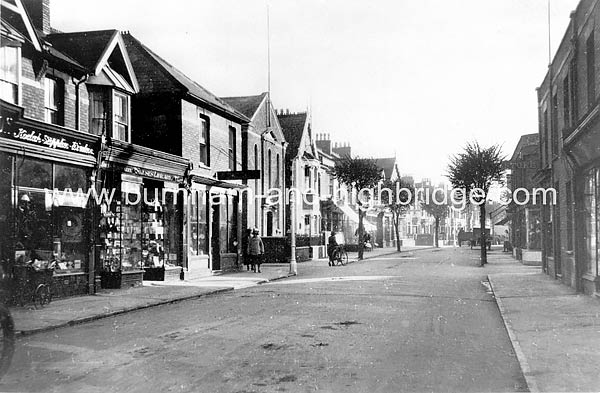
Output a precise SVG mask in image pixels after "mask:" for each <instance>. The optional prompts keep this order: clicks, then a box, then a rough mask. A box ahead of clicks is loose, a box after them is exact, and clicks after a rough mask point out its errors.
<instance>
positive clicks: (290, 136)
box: [277, 112, 308, 160]
mask: <svg viewBox="0 0 600 393" xmlns="http://www.w3.org/2000/svg"><path fill="white" fill-rule="evenodd" d="M277 119H279V125H280V126H281V130H282V131H283V136H284V137H285V140H286V141H287V143H288V148H287V150H286V154H285V155H286V160H287V159H288V158H289V159H290V160H291V159H293V158H294V157H296V156H297V155H298V148H299V147H300V142H301V141H302V133H303V132H304V127H305V125H306V122H307V121H308V116H307V113H306V112H302V113H293V114H289V115H278V116H277Z"/></svg>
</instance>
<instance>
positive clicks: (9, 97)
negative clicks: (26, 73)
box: [0, 46, 19, 104]
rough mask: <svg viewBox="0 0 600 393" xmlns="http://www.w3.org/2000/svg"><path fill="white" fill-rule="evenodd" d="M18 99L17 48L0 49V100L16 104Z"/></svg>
mask: <svg viewBox="0 0 600 393" xmlns="http://www.w3.org/2000/svg"><path fill="white" fill-rule="evenodd" d="M18 97H19V48H17V47H12V46H2V47H1V48H0V98H2V99H3V100H4V101H8V102H12V103H13V104H18V99H19V98H18Z"/></svg>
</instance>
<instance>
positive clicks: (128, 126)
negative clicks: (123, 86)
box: [111, 89, 131, 143]
mask: <svg viewBox="0 0 600 393" xmlns="http://www.w3.org/2000/svg"><path fill="white" fill-rule="evenodd" d="M117 98H124V99H125V100H124V101H125V116H127V118H126V119H125V121H126V123H124V122H122V121H119V120H117V118H118V117H122V116H119V115H118V114H117V101H118V100H117ZM111 107H112V123H113V124H112V139H116V140H119V141H123V142H128V143H129V142H131V97H130V96H129V95H127V94H125V93H122V92H120V91H117V90H114V89H113V92H112V105H111ZM120 109H123V107H121V108H120ZM123 125H124V126H125V127H126V128H125V134H126V135H125V140H123V139H121V138H119V132H118V129H117V127H118V126H123Z"/></svg>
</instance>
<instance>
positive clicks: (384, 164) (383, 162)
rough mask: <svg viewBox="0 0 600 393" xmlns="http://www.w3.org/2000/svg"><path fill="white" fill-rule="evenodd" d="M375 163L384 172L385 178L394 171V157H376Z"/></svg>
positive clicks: (390, 175) (388, 177) (389, 176)
mask: <svg viewBox="0 0 600 393" xmlns="http://www.w3.org/2000/svg"><path fill="white" fill-rule="evenodd" d="M375 163H376V164H377V166H378V167H379V168H381V169H383V172H384V173H385V178H386V179H390V178H391V177H392V174H393V173H394V169H395V168H396V158H395V157H390V158H376V159H375Z"/></svg>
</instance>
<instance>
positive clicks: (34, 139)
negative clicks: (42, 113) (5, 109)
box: [0, 115, 95, 156]
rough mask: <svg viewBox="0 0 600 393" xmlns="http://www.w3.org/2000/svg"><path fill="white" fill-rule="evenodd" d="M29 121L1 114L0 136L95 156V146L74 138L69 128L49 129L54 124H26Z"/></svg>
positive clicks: (89, 142)
mask: <svg viewBox="0 0 600 393" xmlns="http://www.w3.org/2000/svg"><path fill="white" fill-rule="evenodd" d="M27 123H30V121H27V122H25V121H17V120H16V119H14V118H12V117H10V116H6V115H3V116H1V117H0V138H5V139H11V140H15V141H19V142H25V143H30V144H33V145H38V146H42V147H46V148H48V149H50V150H60V151H68V152H73V153H79V154H84V155H87V156H95V152H94V149H95V146H94V143H93V142H91V141H85V140H84V139H83V138H76V137H74V136H71V135H69V134H73V132H72V131H69V130H62V129H58V127H57V129H56V130H50V128H54V127H56V126H52V125H50V124H40V126H36V125H35V124H27Z"/></svg>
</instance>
